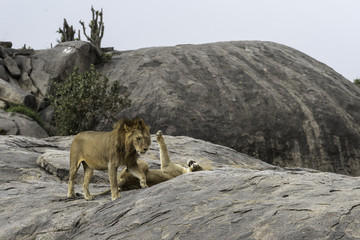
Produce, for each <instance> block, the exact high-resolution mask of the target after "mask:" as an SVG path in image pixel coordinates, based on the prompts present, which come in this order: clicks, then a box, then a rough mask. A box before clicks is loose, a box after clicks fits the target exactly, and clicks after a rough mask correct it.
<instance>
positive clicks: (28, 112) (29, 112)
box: [6, 104, 43, 126]
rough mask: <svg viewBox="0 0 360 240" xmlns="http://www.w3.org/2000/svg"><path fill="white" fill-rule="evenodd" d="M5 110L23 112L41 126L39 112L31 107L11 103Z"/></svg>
mask: <svg viewBox="0 0 360 240" xmlns="http://www.w3.org/2000/svg"><path fill="white" fill-rule="evenodd" d="M6 111H7V112H14V113H21V114H24V115H26V116H28V117H30V118H31V119H33V120H34V121H36V122H37V123H38V124H39V125H40V126H43V123H42V121H41V118H40V116H39V114H38V113H37V112H36V111H34V110H32V109H31V108H28V107H26V106H24V105H22V104H16V105H11V106H10V107H9V108H8V109H6Z"/></svg>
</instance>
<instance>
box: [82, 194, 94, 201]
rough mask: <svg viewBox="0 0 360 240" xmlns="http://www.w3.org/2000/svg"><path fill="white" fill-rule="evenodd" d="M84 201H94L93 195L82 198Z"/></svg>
mask: <svg viewBox="0 0 360 240" xmlns="http://www.w3.org/2000/svg"><path fill="white" fill-rule="evenodd" d="M84 198H85V200H87V201H92V200H94V196H93V195H89V196H84Z"/></svg>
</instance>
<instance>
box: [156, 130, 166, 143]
mask: <svg viewBox="0 0 360 240" xmlns="http://www.w3.org/2000/svg"><path fill="white" fill-rule="evenodd" d="M156 141H157V142H159V141H164V138H163V135H162V132H161V130H159V131H158V132H157V133H156Z"/></svg>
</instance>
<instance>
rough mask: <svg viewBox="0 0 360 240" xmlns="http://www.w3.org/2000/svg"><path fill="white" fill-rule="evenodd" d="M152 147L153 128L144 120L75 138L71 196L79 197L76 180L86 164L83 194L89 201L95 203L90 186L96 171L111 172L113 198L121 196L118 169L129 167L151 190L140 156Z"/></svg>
mask: <svg viewBox="0 0 360 240" xmlns="http://www.w3.org/2000/svg"><path fill="white" fill-rule="evenodd" d="M150 144H151V141H150V128H149V126H147V125H146V124H145V123H144V121H143V120H142V119H141V118H135V119H131V120H129V119H120V120H119V121H118V122H117V123H116V124H114V130H112V131H111V132H90V131H89V132H81V133H79V134H78V135H76V136H75V138H74V140H73V142H72V144H71V148H70V173H69V189H68V197H69V198H73V197H75V192H74V179H75V176H76V173H77V171H78V169H79V167H80V164H81V163H82V165H83V167H84V183H83V191H84V198H85V199H86V200H92V199H93V197H94V196H93V195H90V192H89V183H90V179H91V177H92V175H93V172H94V169H96V170H108V173H109V180H110V189H111V199H112V200H115V199H117V198H119V197H120V193H119V190H118V184H117V169H118V167H119V166H120V165H123V166H124V165H125V166H126V169H127V170H128V172H129V174H131V175H132V176H134V177H136V179H138V180H139V183H140V186H141V187H142V188H145V187H147V183H146V177H145V174H144V171H143V170H142V168H141V167H140V166H139V165H138V162H137V160H138V156H139V155H141V154H145V153H146V151H147V150H148V149H149V146H150Z"/></svg>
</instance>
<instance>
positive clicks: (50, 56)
mask: <svg viewBox="0 0 360 240" xmlns="http://www.w3.org/2000/svg"><path fill="white" fill-rule="evenodd" d="M11 46H12V44H11V43H9V42H5V43H2V44H0V101H1V106H0V107H6V106H8V105H10V104H23V105H25V106H26V107H29V108H32V109H34V110H37V111H40V112H41V115H42V116H45V118H44V120H45V121H46V122H47V121H51V119H52V116H50V117H49V116H48V113H49V112H51V111H52V110H51V109H49V108H48V106H49V103H48V101H47V100H46V95H47V94H48V93H49V91H50V87H51V81H63V80H64V79H65V78H66V77H67V76H68V75H69V74H70V73H71V72H72V71H73V69H74V67H75V66H77V67H79V71H80V72H83V71H85V70H88V69H89V68H90V64H95V63H96V62H97V61H98V58H99V54H98V52H97V50H96V48H95V47H94V46H93V45H92V44H90V43H87V42H82V41H75V42H65V43H60V44H58V45H56V46H55V47H54V48H51V49H46V50H39V51H34V50H32V49H11V48H10V47H11ZM2 117H6V116H4V115H3V116H2ZM8 120H10V121H11V119H8ZM4 124H6V123H5V122H0V128H1V129H3V131H2V132H1V133H2V134H8V135H9V134H13V132H4V130H5V129H6V128H5V127H4ZM17 133H18V134H21V131H20V132H19V131H17ZM40 135H41V134H40ZM33 136H38V134H35V135H33Z"/></svg>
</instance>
